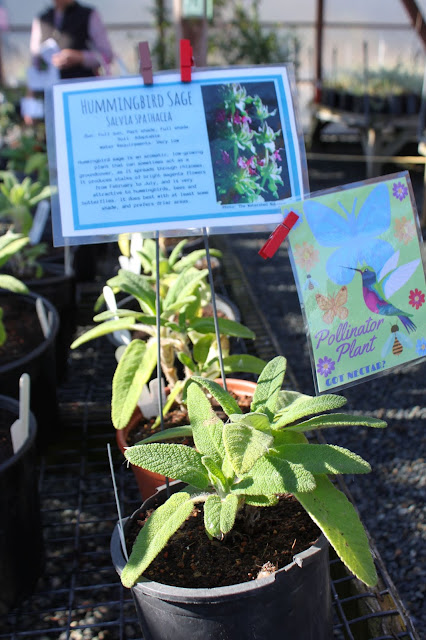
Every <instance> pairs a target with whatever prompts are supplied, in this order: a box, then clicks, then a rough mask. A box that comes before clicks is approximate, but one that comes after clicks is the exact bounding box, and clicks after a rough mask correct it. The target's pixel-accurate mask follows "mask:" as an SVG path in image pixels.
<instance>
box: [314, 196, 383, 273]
mask: <svg viewBox="0 0 426 640" xmlns="http://www.w3.org/2000/svg"><path fill="white" fill-rule="evenodd" d="M343 195H344V194H343ZM324 197H326V196H324ZM338 204H339V206H340V208H341V209H342V211H343V213H344V214H345V215H340V214H339V213H338V212H337V211H335V210H334V209H332V208H331V207H329V206H328V205H326V204H323V203H321V202H319V201H318V200H306V201H305V203H304V213H305V218H306V220H307V222H308V224H309V227H310V229H311V231H312V233H313V235H314V236H315V239H316V240H317V242H318V243H319V244H320V245H322V246H324V247H336V250H335V251H333V253H332V254H331V255H330V256H329V258H328V260H327V263H326V270H327V274H328V277H329V278H330V280H332V281H333V282H335V283H336V284H340V285H345V284H348V283H349V282H351V280H352V278H353V277H354V271H351V270H350V269H347V268H346V267H345V265H346V266H352V265H356V264H368V265H370V266H371V267H372V268H373V269H374V271H375V272H376V273H378V272H379V271H380V268H381V267H382V265H383V264H385V262H386V261H387V260H388V259H389V258H390V257H391V255H392V254H393V253H394V248H393V247H392V245H391V244H389V242H386V241H385V240H381V239H379V236H380V235H381V234H382V233H384V232H385V231H386V230H387V229H389V226H390V223H391V205H390V195H389V190H388V187H387V185H386V184H384V183H381V184H378V185H377V186H376V187H374V189H373V190H372V191H371V192H370V193H369V194H368V196H367V197H366V199H365V201H364V202H363V204H362V205H361V207H360V209H359V211H358V214H356V213H355V210H356V206H357V198H355V199H354V201H353V204H352V211H349V210H347V209H346V208H345V207H344V205H343V204H342V202H339V203H338Z"/></svg>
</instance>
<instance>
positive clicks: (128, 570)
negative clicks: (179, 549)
mask: <svg viewBox="0 0 426 640" xmlns="http://www.w3.org/2000/svg"><path fill="white" fill-rule="evenodd" d="M193 508H194V503H193V502H192V500H191V496H190V495H189V494H188V493H185V492H179V493H174V494H173V495H171V496H170V498H169V499H168V500H167V502H165V503H164V504H163V505H161V507H158V509H156V510H155V511H154V512H153V514H152V515H151V516H150V517H149V518H148V520H147V521H146V523H145V525H144V526H143V527H142V529H141V531H140V532H139V535H138V537H137V538H136V541H135V544H134V545H133V549H132V552H131V554H130V557H129V561H128V563H127V564H126V566H125V567H124V569H123V572H122V574H121V581H122V583H123V585H124V586H125V587H128V588H130V587H132V586H133V585H134V584H135V583H136V582H137V581H138V579H139V578H140V576H141V575H142V574H143V572H144V571H145V569H147V567H149V565H150V564H151V562H152V561H153V560H154V558H155V557H156V556H157V555H158V554H159V553H160V551H161V550H162V549H164V547H165V546H166V544H167V542H168V541H169V539H170V538H171V537H172V535H173V534H174V533H175V532H176V531H177V530H178V529H179V527H180V526H181V525H182V524H183V523H184V522H185V520H186V519H187V518H188V517H189V516H190V514H191V513H192V510H193Z"/></svg>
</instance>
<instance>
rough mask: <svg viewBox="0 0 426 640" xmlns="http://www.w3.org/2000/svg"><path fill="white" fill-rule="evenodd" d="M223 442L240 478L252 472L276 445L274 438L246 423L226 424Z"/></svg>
mask: <svg viewBox="0 0 426 640" xmlns="http://www.w3.org/2000/svg"><path fill="white" fill-rule="evenodd" d="M223 441H224V444H225V449H226V453H227V454H228V457H229V460H230V462H231V465H232V467H233V469H234V471H235V473H236V474H237V475H239V476H241V475H244V474H245V473H247V472H248V471H250V469H251V468H252V466H253V465H254V463H255V462H256V460H258V459H259V458H260V457H261V456H263V455H264V454H265V453H266V452H267V451H268V449H269V448H270V447H271V446H272V445H273V443H274V439H273V437H272V436H270V435H268V434H267V433H263V432H262V431H258V430H257V429H254V428H253V427H250V426H248V425H247V424H244V422H238V423H233V422H230V423H228V424H225V427H224V430H223Z"/></svg>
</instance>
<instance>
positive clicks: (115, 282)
mask: <svg viewBox="0 0 426 640" xmlns="http://www.w3.org/2000/svg"><path fill="white" fill-rule="evenodd" d="M107 284H108V285H109V286H110V287H111V288H114V287H118V288H119V289H120V290H121V291H125V292H126V293H129V294H130V295H132V296H134V297H135V298H136V299H137V300H138V302H139V305H140V307H141V309H142V311H143V312H144V313H147V314H150V315H151V314H152V315H155V291H154V289H153V288H152V286H151V284H150V282H149V281H148V279H147V278H146V277H145V276H142V275H139V274H137V273H132V272H131V271H127V270H126V269H120V270H119V272H118V274H117V275H116V276H114V277H113V278H110V279H109V280H108V281H107Z"/></svg>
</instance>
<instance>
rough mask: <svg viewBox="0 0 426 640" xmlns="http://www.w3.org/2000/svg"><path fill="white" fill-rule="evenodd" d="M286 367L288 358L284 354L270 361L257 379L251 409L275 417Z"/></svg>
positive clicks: (271, 417) (270, 417)
mask: <svg viewBox="0 0 426 640" xmlns="http://www.w3.org/2000/svg"><path fill="white" fill-rule="evenodd" d="M286 367H287V360H286V359H285V358H283V357H282V356H277V357H276V358H274V359H273V360H271V361H270V362H268V364H267V365H266V367H265V368H264V369H263V371H262V373H261V374H260V376H259V379H258V381H257V386H256V390H255V392H254V395H253V402H252V403H251V407H250V410H251V411H254V412H260V413H266V415H267V416H268V417H269V419H270V420H272V419H273V416H274V412H275V406H276V404H277V400H278V394H279V392H280V390H281V386H282V383H283V380H284V375H285V371H286Z"/></svg>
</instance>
